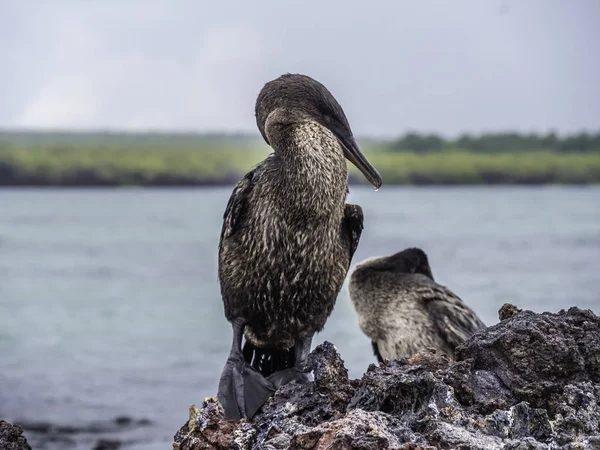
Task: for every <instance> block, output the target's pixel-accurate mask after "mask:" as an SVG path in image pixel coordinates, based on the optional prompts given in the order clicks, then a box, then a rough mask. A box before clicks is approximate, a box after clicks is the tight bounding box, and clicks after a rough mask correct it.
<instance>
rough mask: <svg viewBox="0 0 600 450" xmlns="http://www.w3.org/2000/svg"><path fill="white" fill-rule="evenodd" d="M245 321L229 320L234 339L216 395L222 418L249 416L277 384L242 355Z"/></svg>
mask: <svg viewBox="0 0 600 450" xmlns="http://www.w3.org/2000/svg"><path fill="white" fill-rule="evenodd" d="M244 326H245V324H244V322H243V321H242V320H240V319H236V320H234V321H233V322H232V327H233V342H232V344H231V351H230V352H229V357H228V358H227V362H226V363H225V367H224V368H223V372H222V373H221V379H220V380H219V390H218V393H217V398H218V399H219V403H221V406H222V407H223V410H224V411H225V419H227V420H239V419H241V418H248V419H250V418H252V416H254V414H255V413H256V411H258V409H259V408H260V407H261V406H262V405H263V404H264V403H265V402H266V401H267V399H268V398H269V397H270V396H271V395H272V394H273V392H275V390H276V388H275V386H274V385H273V383H271V382H270V381H268V380H266V379H265V378H264V377H263V376H262V375H261V374H260V373H259V372H258V371H256V370H255V369H254V368H253V367H252V366H251V365H250V364H248V363H247V362H246V360H245V359H244V355H243V354H242V337H243V335H244Z"/></svg>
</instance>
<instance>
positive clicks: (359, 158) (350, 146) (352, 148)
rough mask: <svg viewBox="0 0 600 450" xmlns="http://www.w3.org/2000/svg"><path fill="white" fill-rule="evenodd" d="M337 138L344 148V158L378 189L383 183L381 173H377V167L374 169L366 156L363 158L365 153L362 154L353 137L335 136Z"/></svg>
mask: <svg viewBox="0 0 600 450" xmlns="http://www.w3.org/2000/svg"><path fill="white" fill-rule="evenodd" d="M337 138H338V140H339V141H340V143H341V144H342V147H343V148H344V155H345V156H346V159H347V160H348V161H350V162H351V163H352V164H354V165H355V166H356V167H357V168H358V170H360V171H361V172H362V173H363V175H364V176H365V178H366V179H367V180H369V183H371V184H372V185H373V186H374V187H375V189H379V188H380V187H381V184H382V183H383V180H382V179H381V175H379V172H377V169H375V167H373V166H372V165H371V163H370V162H369V161H368V160H367V158H365V155H363V154H362V152H361V151H360V149H359V148H358V144H357V143H356V141H355V140H354V138H353V137H352V136H350V137H342V136H337Z"/></svg>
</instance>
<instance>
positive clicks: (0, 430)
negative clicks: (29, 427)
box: [0, 420, 31, 450]
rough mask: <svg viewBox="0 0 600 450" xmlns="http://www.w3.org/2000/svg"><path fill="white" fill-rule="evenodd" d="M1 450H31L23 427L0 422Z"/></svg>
mask: <svg viewBox="0 0 600 450" xmlns="http://www.w3.org/2000/svg"><path fill="white" fill-rule="evenodd" d="M0 449H1V450H31V447H30V446H29V444H28V443H27V439H25V436H23V427H21V426H20V425H12V424H10V423H8V422H5V421H4V420H0Z"/></svg>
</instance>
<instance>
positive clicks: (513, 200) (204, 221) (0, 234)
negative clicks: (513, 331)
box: [0, 187, 600, 450]
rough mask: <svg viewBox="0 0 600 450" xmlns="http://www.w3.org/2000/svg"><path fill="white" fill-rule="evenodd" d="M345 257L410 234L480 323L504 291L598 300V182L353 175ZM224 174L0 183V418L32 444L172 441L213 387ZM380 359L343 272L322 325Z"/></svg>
mask: <svg viewBox="0 0 600 450" xmlns="http://www.w3.org/2000/svg"><path fill="white" fill-rule="evenodd" d="M351 191H352V192H351V194H350V198H349V201H351V202H354V203H359V204H361V205H362V206H363V209H364V212H365V231H364V232H363V235H362V239H361V242H360V246H359V249H358V251H357V253H356V255H355V259H354V263H356V262H358V261H360V260H361V259H363V258H366V257H368V256H375V255H384V254H390V253H393V252H395V251H398V250H401V249H403V248H406V247H409V246H420V247H422V248H423V249H424V250H425V251H426V252H427V253H428V254H429V257H430V263H431V266H432V269H433V273H434V275H435V276H436V280H437V281H438V282H440V283H442V284H445V285H447V286H448V287H450V288H451V289H452V290H453V291H454V292H455V293H456V294H458V295H459V296H460V297H461V298H462V299H463V300H464V301H465V302H467V303H468V304H469V305H470V306H471V307H472V308H473V309H474V310H475V311H476V312H477V313H478V314H479V315H480V317H481V318H482V319H483V320H484V322H486V323H487V324H488V325H491V324H494V323H496V322H497V321H498V319H497V311H498V309H499V308H500V306H501V305H502V304H503V303H504V302H511V303H514V304H516V305H518V306H519V307H521V308H527V309H532V310H535V311H539V312H541V311H557V310H560V309H561V308H568V307H570V306H573V305H576V306H579V307H582V308H590V309H592V310H593V311H595V312H596V313H600V294H599V293H600V275H599V274H600V188H598V187H527V188H525V187H519V188H516V187H515V188H504V187H502V188H500V187H496V188H482V187H473V188H405V187H384V188H383V189H381V190H380V191H379V192H374V191H373V190H372V189H369V188H366V187H363V188H358V187H354V188H353V189H352V190H351ZM230 192H231V189H221V188H219V189H162V190H159V189H157V190H150V189H146V190H143V189H95V190H94V189H90V190H76V189H68V190H60V189H56V190H52V189H50V190H48V189H46V190H41V189H40V190H38V189H7V190H0V418H2V419H6V420H9V421H17V422H21V423H24V424H26V425H27V427H26V431H25V435H26V437H27V438H28V440H29V441H30V443H31V444H32V446H33V447H34V448H36V449H41V448H47V449H76V450H79V449H82V450H83V449H92V448H93V446H94V445H95V443H96V442H97V440H98V439H117V440H120V441H122V442H123V443H124V444H123V447H122V448H125V449H132V450H133V449H147V450H158V449H165V448H170V445H171V441H172V436H173V434H174V433H175V432H176V431H177V430H178V428H179V427H180V426H181V425H183V423H184V422H185V421H186V420H187V414H188V407H189V406H190V404H192V403H196V404H200V403H201V402H202V400H203V399H204V398H205V397H206V396H209V395H214V394H215V391H216V385H217V380H218V377H219V374H220V371H221V369H222V366H223V363H224V361H225V358H226V356H227V353H228V349H229V345H230V338H231V331H230V327H229V324H228V323H227V322H226V321H225V319H224V318H223V308H222V303H221V299H220V295H219V288H218V282H217V275H216V273H217V245H218V238H219V233H220V227H221V218H222V214H223V210H224V208H225V204H226V202H227V199H228V196H229V195H230ZM323 340H329V341H331V342H333V343H334V344H335V345H336V346H337V348H338V350H339V351H340V353H341V355H342V357H343V359H344V360H345V362H346V365H347V367H348V368H349V370H350V375H351V376H353V377H359V376H360V375H361V374H362V372H363V371H364V370H365V369H366V367H367V366H368V364H369V363H371V362H374V357H373V356H372V354H371V347H370V342H369V340H368V339H367V338H366V337H365V336H364V335H363V334H362V333H361V331H360V330H359V328H358V325H357V321H356V316H355V314H354V311H353V310H352V307H351V305H350V301H349V299H348V294H347V288H346V287H344V288H343V290H342V292H341V294H340V296H339V298H338V302H337V305H336V308H335V310H334V312H333V314H332V316H331V318H330V319H329V321H328V323H327V325H326V327H325V330H324V332H323V333H321V334H319V335H318V336H317V338H316V341H315V343H314V344H315V345H316V344H318V343H319V342H322V341H323Z"/></svg>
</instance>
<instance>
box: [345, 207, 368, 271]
mask: <svg viewBox="0 0 600 450" xmlns="http://www.w3.org/2000/svg"><path fill="white" fill-rule="evenodd" d="M362 230H363V212H362V208H361V207H360V206H359V205H352V204H350V203H346V206H345V208H344V218H343V219H342V238H343V239H344V242H347V244H348V251H349V252H350V253H349V254H350V258H349V260H348V266H350V263H351V262H352V257H353V256H354V252H356V249H357V247H358V242H359V241H360V235H361V233H362Z"/></svg>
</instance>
